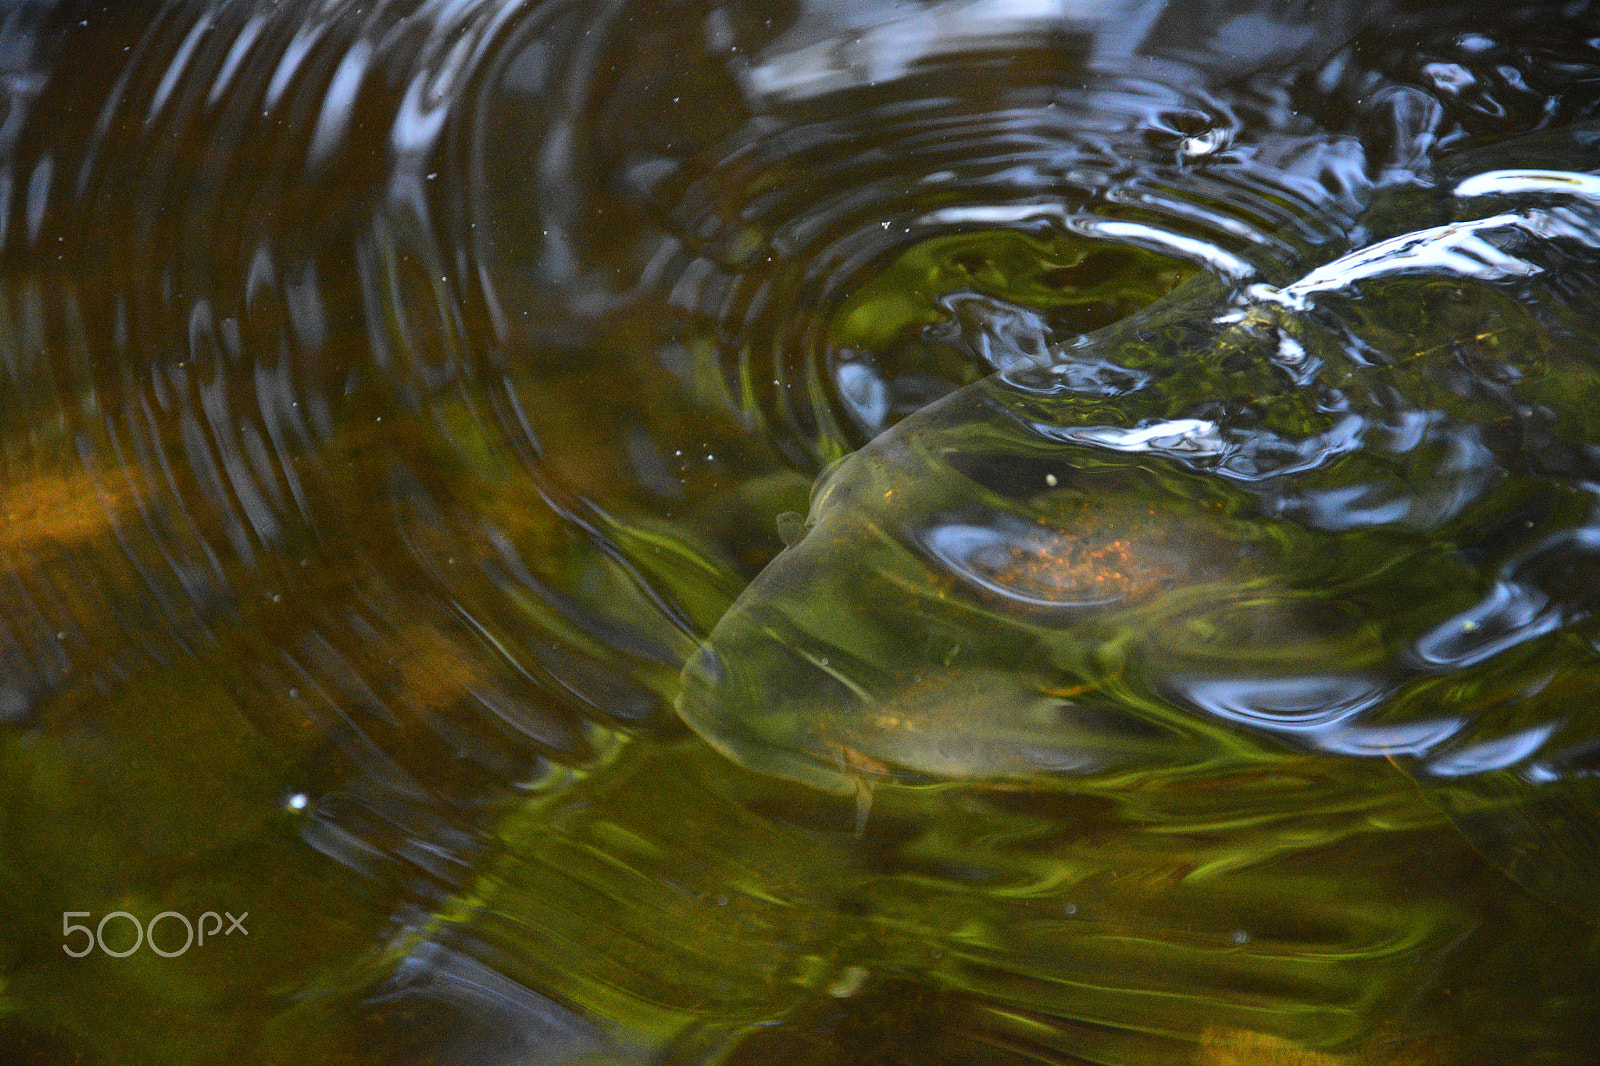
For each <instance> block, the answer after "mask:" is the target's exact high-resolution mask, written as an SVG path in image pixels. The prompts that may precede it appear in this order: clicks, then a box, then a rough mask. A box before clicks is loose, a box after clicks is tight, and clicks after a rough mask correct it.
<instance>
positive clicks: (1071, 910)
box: [1061, 903, 1078, 914]
mask: <svg viewBox="0 0 1600 1066" xmlns="http://www.w3.org/2000/svg"><path fill="white" fill-rule="evenodd" d="M1061 909H1062V910H1064V911H1066V912H1067V913H1068V914H1077V913H1078V905H1077V904H1076V903H1069V904H1067V905H1066V906H1065V907H1062V908H1061Z"/></svg>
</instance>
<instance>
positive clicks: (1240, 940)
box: [1229, 929, 1250, 945]
mask: <svg viewBox="0 0 1600 1066" xmlns="http://www.w3.org/2000/svg"><path fill="white" fill-rule="evenodd" d="M1229 939H1230V940H1232V941H1233V942H1234V944H1235V945H1239V944H1248V943H1249V942H1250V934H1249V933H1247V932H1245V931H1244V930H1243V929H1235V930H1234V931H1233V936H1231V937H1230V938H1229Z"/></svg>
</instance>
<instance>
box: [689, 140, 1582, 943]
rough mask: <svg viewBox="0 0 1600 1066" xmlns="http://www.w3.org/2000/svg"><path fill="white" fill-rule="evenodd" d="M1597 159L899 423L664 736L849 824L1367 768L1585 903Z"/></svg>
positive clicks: (1397, 220) (1447, 209) (810, 531)
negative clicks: (854, 810)
mask: <svg viewBox="0 0 1600 1066" xmlns="http://www.w3.org/2000/svg"><path fill="white" fill-rule="evenodd" d="M1556 162H1559V163H1560V165H1559V166H1556V165H1553V164H1554V163H1556ZM1596 164H1600V130H1595V129H1593V128H1587V129H1578V130H1575V131H1570V132H1568V133H1565V134H1561V135H1559V136H1555V137H1549V136H1547V137H1543V138H1540V139H1534V140H1528V141H1525V142H1523V143H1521V144H1520V145H1515V146H1512V147H1504V146H1502V147H1501V148H1500V149H1498V150H1497V152H1496V153H1495V155H1494V156H1492V157H1484V156H1482V155H1470V154H1463V155H1462V156H1461V157H1460V158H1458V159H1456V160H1454V161H1449V160H1447V161H1446V162H1445V163H1444V164H1443V165H1442V166H1441V172H1442V174H1443V179H1442V181H1441V183H1440V184H1439V186H1438V187H1436V188H1433V189H1424V188H1420V187H1414V186H1413V187H1402V188H1401V189H1399V190H1396V191H1393V192H1391V193H1389V194H1387V196H1386V197H1383V198H1380V200H1379V201H1378V202H1377V203H1376V204H1375V205H1374V206H1373V208H1372V209H1371V210H1369V212H1368V213H1367V215H1366V216H1365V222H1364V228H1363V230H1360V231H1358V234H1357V236H1358V238H1359V239H1358V241H1357V242H1356V246H1355V247H1354V250H1351V251H1348V252H1347V253H1346V254H1344V255H1342V256H1340V257H1338V258H1336V259H1333V260H1332V261H1328V262H1324V263H1321V264H1318V265H1312V266H1311V267H1310V268H1309V269H1303V270H1302V272H1301V273H1300V275H1299V277H1298V278H1296V279H1295V280H1293V281H1291V282H1289V283H1287V284H1282V285H1278V286H1273V285H1268V284H1256V285H1253V286H1248V287H1244V288H1242V289H1237V288H1235V289H1230V288H1229V287H1227V286H1224V285H1219V284H1217V283H1202V284H1192V285H1190V286H1188V287H1186V288H1184V289H1180V290H1179V291H1178V292H1176V293H1174V294H1173V295H1172V296H1171V297H1169V298H1168V299H1167V300H1166V301H1165V302H1164V303H1162V304H1161V305H1158V306H1156V307H1153V308H1152V309H1150V310H1149V311H1147V312H1146V313H1144V314H1142V315H1140V316H1137V317H1135V318H1133V319H1130V320H1127V321H1125V322H1123V323H1120V324H1118V325H1116V326H1113V327H1110V328H1108V329H1106V330H1104V331H1102V332H1101V333H1099V334H1096V335H1093V336H1091V337H1090V338H1088V339H1086V340H1084V341H1082V342H1080V343H1078V344H1076V345H1074V346H1071V347H1067V348H1065V349H1063V350H1060V351H1058V352H1057V353H1055V359H1054V360H1053V362H1052V363H1051V364H1050V365H1047V366H1044V367H1031V368H1024V369H1020V370H1013V371H1010V372H1007V373H1003V374H999V375H996V376H994V377H991V378H988V379H986V380H984V381H981V382H979V383H977V384H975V385H973V386H970V387H968V388H967V389H965V390H963V391H961V392H960V393H957V394H955V395H953V396H951V397H949V398H948V399H947V400H945V401H943V402H941V403H939V404H936V405H934V406H932V407H930V408H928V409H926V410H925V411H923V412H921V413H919V414H917V415H916V416H914V417H912V418H909V419H907V420H906V421H905V422H903V423H901V424H900V425H899V426H897V427H895V428H893V429H891V430H890V431H888V432H886V433H884V434H883V435H881V436H880V437H878V438H877V439H875V440H874V441H872V442H871V444H870V445H868V446H867V447H866V448H864V449H862V450H861V451H859V452H857V453H856V454H854V455H852V456H851V457H849V458H848V459H846V460H845V461H843V462H842V463H841V464H839V465H838V466H837V467H836V468H835V469H833V470H831V471H830V472H828V473H827V474H826V475H825V476H824V477H822V478H821V479H820V480H819V482H818V484H817V487H816V489H815V493H814V496H813V499H812V505H811V510H810V515H809V517H808V519H807V521H806V524H805V531H804V534H803V536H801V537H799V538H798V540H797V541H796V542H795V543H793V544H792V545H791V546H790V547H789V548H788V549H787V550H786V551H785V552H784V553H783V554H782V555H780V556H779V557H778V559H777V560H776V561H774V562H773V563H772V564H771V565H770V566H769V567H768V568H767V569H766V570H765V571H764V572H763V573H762V574H761V575H760V577H759V578H758V579H757V580H756V581H755V582H754V583H753V584H752V585H751V586H750V587H749V589H748V590H747V591H746V592H745V593H744V595H743V596H742V597H741V598H740V599H739V600H738V601H737V603H735V605H734V606H733V607H732V608H731V609H730V610H729V611H728V613H727V614H726V616H725V617H724V618H723V619H722V621H721V623H720V624H719V625H718V626H717V627H716V629H715V631H714V632H713V633H712V635H711V637H710V640H709V642H708V643H707V645H706V646H705V648H704V649H703V650H702V652H701V653H700V654H699V656H698V657H697V658H696V659H695V660H694V661H693V662H692V663H691V664H690V665H689V667H688V669H687V670H686V672H685V675H684V686H683V692H682V696H681V698H680V702H679V711H680V713H681V715H682V717H683V718H684V720H685V721H687V722H688V723H689V724H690V725H691V726H692V727H693V728H694V729H695V730H697V731H698V732H699V733H700V734H701V735H702V736H704V737H705V738H706V739H707V740H708V741H709V742H710V743H711V744H713V745H714V746H715V747H716V748H717V749H718V750H720V751H721V752H723V753H724V754H725V755H728V756H730V757H731V758H733V759H735V760H737V761H738V762H740V763H742V764H744V765H746V766H748V767H751V768H753V769H757V770H760V771H762V772H765V773H769V774H775V775H777V776H780V777H784V778H789V779H792V780H795V781H799V782H803V783H805V784H807V785H811V786H815V787H818V788H822V789H826V790H830V791H834V792H840V793H849V792H851V791H852V790H854V791H856V792H858V794H859V795H861V796H862V797H863V802H862V805H861V814H862V816H863V817H865V816H866V814H867V806H866V799H868V798H870V790H871V788H872V787H873V786H874V785H875V784H877V783H879V782H890V783H898V784H929V783H938V782H950V781H958V780H967V781H986V782H990V783H996V784H998V783H1009V784H1010V785H1011V786H1012V787H1015V786H1017V785H1018V784H1019V783H1021V784H1025V785H1026V786H1027V787H1032V788H1042V789H1059V788H1069V789H1071V790H1073V791H1093V790H1116V789H1125V788H1128V787H1130V786H1131V785H1132V784H1134V783H1137V782H1141V781H1144V782H1150V781H1157V780H1162V779H1172V778H1175V777H1176V778H1203V777H1206V776H1223V775H1227V774H1231V773H1238V772H1248V771H1250V770H1252V769H1260V768H1263V767H1270V766H1271V765H1272V764H1273V762H1274V761H1276V760H1281V759H1283V758H1284V757H1285V755H1286V754H1297V755H1303V754H1307V753H1309V754H1312V755H1315V756H1318V757H1326V758H1330V759H1332V758H1337V759H1344V760H1351V759H1366V760H1371V761H1373V762H1375V763H1379V764H1380V765H1381V761H1382V760H1388V761H1389V762H1393V763H1396V764H1398V765H1402V766H1403V767H1404V768H1405V769H1406V770H1407V771H1408V772H1409V773H1410V775H1411V776H1412V777H1413V778H1414V779H1415V780H1417V781H1419V782H1421V783H1422V784H1423V785H1424V786H1425V790H1426V791H1428V792H1429V793H1430V794H1431V795H1432V796H1433V797H1434V798H1435V799H1436V800H1437V801H1438V802H1439V803H1441V804H1442V805H1443V806H1444V807H1445V808H1446V809H1447V810H1449V811H1450V812H1451V813H1452V814H1453V815H1455V816H1456V817H1457V819H1458V822H1459V824H1460V825H1461V826H1462V827H1463V828H1464V829H1466V830H1467V831H1468V833H1469V835H1470V836H1471V837H1472V839H1473V840H1474V842H1476V843H1478V844H1479V845H1480V846H1482V847H1484V849H1485V850H1486V851H1488V852H1489V854H1490V855H1491V857H1492V858H1494V859H1495V860H1496V861H1498V862H1500V863H1501V865H1502V866H1503V867H1504V868H1506V869H1507V870H1509V871H1511V872H1513V873H1514V874H1516V875H1517V876H1518V877H1520V878H1522V879H1524V882H1525V883H1527V884H1529V885H1530V887H1535V888H1536V889H1537V890H1538V891H1541V892H1544V893H1546V894H1548V895H1550V896H1551V897H1553V898H1556V899H1559V900H1561V901H1562V902H1564V903H1567V904H1568V905H1570V906H1572V907H1574V908H1575V909H1578V910H1580V911H1582V912H1584V913H1591V914H1592V913H1595V911H1596V906H1595V905H1596V902H1597V899H1600V892H1596V891H1595V890H1594V888H1593V885H1592V883H1591V881H1590V880H1588V879H1586V878H1582V877H1580V878H1578V879H1577V880H1576V882H1574V879H1573V878H1572V877H1571V876H1569V875H1570V874H1572V873H1573V872H1574V871H1576V870H1580V869H1589V870H1592V869H1593V868H1594V865H1593V864H1594V862H1595V860H1596V858H1597V857H1600V856H1597V854H1596V849H1595V848H1593V847H1592V846H1590V845H1592V844H1593V843H1594V841H1595V840H1596V839H1597V837H1600V832H1597V829H1596V826H1597V825H1600V818H1597V817H1596V815H1597V807H1596V804H1595V803H1594V795H1593V792H1592V788H1591V785H1590V784H1589V782H1590V781H1591V780H1592V773H1593V770H1592V766H1591V764H1592V762H1593V757H1592V752H1593V751H1594V750H1595V749H1596V746H1597V745H1600V718H1597V717H1596V714H1595V712H1594V710H1593V708H1592V706H1591V705H1590V704H1591V703H1592V701H1589V700H1587V699H1578V698H1575V697H1577V696H1578V695H1579V694H1580V693H1582V692H1584V691H1592V682H1593V680H1594V678H1595V675H1596V672H1597V669H1600V654H1597V652H1596V645H1595V636H1596V634H1595V626H1594V623H1593V621H1592V614H1593V609H1594V607H1595V606H1596V605H1597V603H1600V509H1597V507H1596V501H1595V499H1594V495H1593V485H1594V484H1595V479H1596V475H1597V474H1600V425H1597V424H1596V421H1595V416H1594V415H1593V413H1592V411H1593V397H1594V396H1595V395H1596V394H1597V391H1600V373H1597V371H1600V358H1597V357H1600V327H1597V326H1596V324H1595V322H1594V319H1593V316H1592V306H1593V304H1592V303H1589V302H1588V301H1592V300H1593V299H1594V298H1595V296H1596V295H1597V294H1600V273H1597V271H1596V270H1595V268H1594V266H1593V264H1594V263H1595V261H1596V254H1597V252H1600V178H1596V177H1595V176H1593V175H1592V174H1591V173H1590V171H1592V170H1593V169H1594V168H1595V166H1596ZM1089 365H1093V366H1096V367H1101V368H1104V367H1106V366H1111V367H1115V368H1119V369H1120V370H1121V371H1125V373H1120V374H1112V375H1107V374H1105V373H1099V374H1096V375H1084V374H1081V373H1078V371H1079V370H1081V368H1083V367H1084V366H1089ZM1108 381H1114V382H1120V383H1121V384H1120V385H1107V382H1108ZM1400 780H1402V781H1403V779H1400ZM1529 804H1537V805H1542V807H1541V809H1543V811H1544V813H1543V814H1541V815H1540V816H1538V817H1533V818H1530V816H1529V814H1528V813H1527V812H1528V810H1529V809H1530V808H1529ZM1507 819H1510V820H1511V821H1512V822H1514V823H1515V825H1517V826H1524V824H1525V823H1527V822H1529V821H1537V822H1539V823H1540V825H1541V826H1542V828H1540V829H1539V831H1538V832H1537V833H1536V834H1535V835H1534V836H1533V837H1531V838H1530V837H1527V836H1525V835H1519V834H1517V833H1515V832H1510V831H1508V824H1509V823H1508V821H1507ZM1560 834H1567V836H1568V837H1570V838H1571V839H1572V840H1575V841H1577V843H1566V844H1563V845H1562V847H1561V848H1560V849H1556V848H1554V847H1546V848H1544V849H1543V850H1542V851H1541V852H1540V854H1539V855H1537V856H1531V855H1529V854H1528V851H1529V849H1530V848H1532V849H1538V845H1539V844H1540V843H1541V842H1550V841H1554V840H1556V839H1558V837H1559V836H1560ZM1584 841H1587V842H1588V844H1585V843H1583V842H1584Z"/></svg>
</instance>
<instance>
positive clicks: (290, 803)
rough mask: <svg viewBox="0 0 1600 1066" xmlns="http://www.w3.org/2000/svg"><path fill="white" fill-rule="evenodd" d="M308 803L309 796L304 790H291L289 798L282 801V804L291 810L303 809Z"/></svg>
mask: <svg viewBox="0 0 1600 1066" xmlns="http://www.w3.org/2000/svg"><path fill="white" fill-rule="evenodd" d="M310 803H311V797H310V796H308V795H306V794H305V793H304V792H293V793H290V795H289V798H288V799H287V800H285V801H284V804H283V805H284V806H285V807H287V808H288V809H289V810H291V811H303V810H305V809H306V807H307V806H309V805H310Z"/></svg>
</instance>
